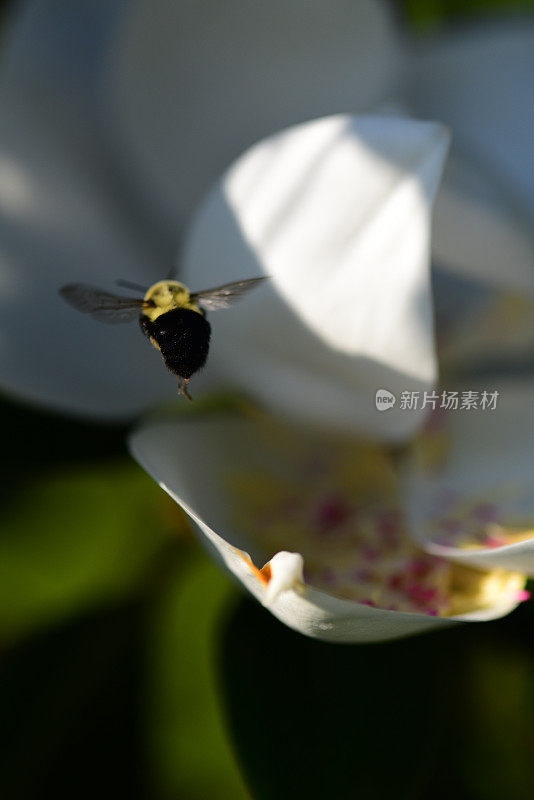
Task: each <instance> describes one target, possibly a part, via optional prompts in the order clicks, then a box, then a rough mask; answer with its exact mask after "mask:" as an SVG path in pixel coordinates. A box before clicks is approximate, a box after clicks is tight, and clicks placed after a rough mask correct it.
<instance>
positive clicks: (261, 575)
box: [235, 548, 271, 586]
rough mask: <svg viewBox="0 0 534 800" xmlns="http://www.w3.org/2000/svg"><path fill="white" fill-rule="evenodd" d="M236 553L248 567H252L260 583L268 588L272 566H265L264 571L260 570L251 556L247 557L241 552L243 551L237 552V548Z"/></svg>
mask: <svg viewBox="0 0 534 800" xmlns="http://www.w3.org/2000/svg"><path fill="white" fill-rule="evenodd" d="M235 552H236V553H237V554H238V555H239V556H241V558H242V559H243V561H244V562H245V563H246V564H247V566H249V567H250V569H251V570H252V572H253V573H254V575H255V576H256V578H257V579H258V580H259V581H260V583H263V585H264V586H267V584H268V583H269V581H270V580H271V565H270V564H268V563H267V564H265V566H264V567H262V569H258V567H257V566H256V565H255V563H254V562H253V560H252V559H251V558H250V556H246V555H245V554H244V553H242V552H241V550H237V548H236V549H235Z"/></svg>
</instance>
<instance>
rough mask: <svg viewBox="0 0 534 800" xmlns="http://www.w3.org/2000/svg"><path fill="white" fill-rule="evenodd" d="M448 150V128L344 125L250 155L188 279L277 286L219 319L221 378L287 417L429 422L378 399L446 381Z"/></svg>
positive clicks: (189, 259) (389, 121) (233, 175)
mask: <svg viewBox="0 0 534 800" xmlns="http://www.w3.org/2000/svg"><path fill="white" fill-rule="evenodd" d="M447 142H448V139H447V134H446V131H445V130H444V129H443V128H442V126H440V125H438V124H436V123H422V122H414V121H411V120H406V119H395V118H393V117H386V116H380V117H347V116H341V115H340V116H335V117H327V118H325V119H322V120H316V121H313V122H309V123H306V124H304V125H300V126H297V127H295V128H290V129H289V130H287V131H283V132H282V133H280V134H278V135H276V136H273V137H271V138H269V139H266V140H265V141H263V142H261V143H260V144H258V145H256V146H255V147H253V148H252V149H251V150H249V151H248V152H247V153H245V155H244V156H242V157H241V158H240V159H239V160H238V161H237V162H236V164H235V165H234V166H233V167H232V168H231V169H230V170H229V172H228V173H227V174H226V175H225V176H224V178H223V179H222V181H221V182H220V183H219V184H218V185H217V186H216V187H215V189H214V190H213V191H212V192H211V194H210V195H209V196H208V198H207V200H206V201H205V203H204V205H203V206H202V207H201V209H200V211H199V213H198V214H197V216H196V218H195V220H194V222H193V225H192V226H191V229H190V231H189V238H188V241H187V242H186V247H185V253H184V260H183V263H184V280H186V282H187V283H188V285H190V286H193V284H194V288H196V287H197V286H198V287H206V286H210V285H217V284H220V283H224V282H226V281H231V280H236V279H239V278H250V277H254V276H256V275H258V274H262V273H266V274H267V275H269V276H270V278H271V280H270V282H269V284H267V285H265V286H263V287H262V288H261V289H258V290H256V291H255V293H253V294H252V295H251V296H250V297H247V299H246V300H245V301H243V302H242V303H240V304H239V305H238V306H236V307H235V308H233V309H232V310H231V311H228V312H226V311H225V312H221V313H220V314H217V316H216V317H215V316H214V317H213V323H212V324H213V328H214V339H213V345H212V356H211V361H210V370H209V376H210V377H211V378H212V379H214V378H215V377H216V376H218V377H219V380H220V379H221V378H223V379H226V380H231V381H233V382H235V383H236V384H237V385H238V386H240V387H243V388H245V389H246V390H248V391H249V392H251V393H253V394H255V395H256V397H259V398H261V400H262V401H263V402H264V403H266V404H267V405H268V406H270V407H274V408H276V409H277V410H278V411H280V412H281V413H283V412H286V413H287V412H293V413H294V415H295V416H296V417H298V416H302V417H304V418H307V419H310V420H315V421H320V422H322V423H324V424H335V425H337V426H339V427H346V426H349V427H350V428H352V429H354V428H357V429H360V430H365V431H366V433H367V434H369V435H376V436H379V437H392V438H401V437H403V436H407V435H409V434H410V433H411V432H412V431H413V430H414V428H415V427H416V426H417V425H418V423H419V421H420V417H419V415H418V414H417V413H414V412H413V411H408V412H406V411H404V410H402V409H401V408H399V405H398V404H397V405H396V406H395V407H394V408H390V409H389V410H388V411H387V413H383V412H382V411H377V409H376V404H375V395H376V392H377V390H381V389H386V390H388V391H390V392H393V393H400V392H402V391H404V390H409V389H412V390H422V389H425V388H428V386H429V385H430V384H431V383H432V382H433V380H434V378H435V362H434V348H433V331H432V325H433V321H432V307H431V297H430V286H429V270H428V238H429V224H430V222H429V220H430V209H431V206H432V201H433V198H434V195H435V192H436V189H437V185H438V182H439V178H440V175H441V169H442V165H443V160H444V158H445V154H446V149H447Z"/></svg>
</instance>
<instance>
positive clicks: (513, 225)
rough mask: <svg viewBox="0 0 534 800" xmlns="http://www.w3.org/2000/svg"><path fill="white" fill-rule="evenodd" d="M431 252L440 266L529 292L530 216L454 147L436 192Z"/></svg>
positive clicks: (533, 277)
mask: <svg viewBox="0 0 534 800" xmlns="http://www.w3.org/2000/svg"><path fill="white" fill-rule="evenodd" d="M432 255H433V257H434V259H435V260H436V261H437V263H438V264H439V265H440V266H441V267H443V268H444V269H448V270H453V271H455V272H457V273H459V274H462V275H467V276H471V277H473V278H476V279H478V280H481V281H484V282H486V283H490V284H494V285H497V286H499V285H500V286H506V287H509V288H512V289H518V290H520V291H526V292H529V293H531V294H533V293H534V235H533V233H532V220H531V218H530V217H529V216H528V214H527V213H526V209H525V208H524V206H523V204H522V203H521V200H520V198H519V197H517V196H516V194H515V193H514V192H512V191H511V190H509V189H508V188H507V185H506V183H505V182H503V181H502V180H499V177H498V175H496V174H495V171H493V172H492V171H491V170H489V169H487V168H484V167H482V165H480V164H477V162H476V159H473V158H470V157H469V156H468V155H463V154H462V153H461V151H460V152H458V151H455V150H454V149H453V152H452V154H451V157H450V158H449V159H448V161H447V167H446V169H445V172H444V176H443V182H442V184H441V187H440V190H439V192H438V196H437V198H436V209H435V213H434V223H433V226H432Z"/></svg>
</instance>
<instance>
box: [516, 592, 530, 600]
mask: <svg viewBox="0 0 534 800" xmlns="http://www.w3.org/2000/svg"><path fill="white" fill-rule="evenodd" d="M516 599H517V600H519V602H520V603H524V602H525V600H530V592H529V591H528V589H522V590H521V591H520V592H518V593H517V595H516Z"/></svg>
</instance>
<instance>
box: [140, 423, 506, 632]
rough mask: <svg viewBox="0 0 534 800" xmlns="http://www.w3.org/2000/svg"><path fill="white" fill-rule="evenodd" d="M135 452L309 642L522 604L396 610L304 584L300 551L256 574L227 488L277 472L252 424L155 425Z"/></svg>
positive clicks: (411, 628)
mask: <svg viewBox="0 0 534 800" xmlns="http://www.w3.org/2000/svg"><path fill="white" fill-rule="evenodd" d="M269 441H272V439H271V438H270V439H269ZM130 449H131V452H132V454H133V456H134V457H135V458H136V459H137V461H138V462H139V463H140V464H141V465H142V466H143V467H144V469H146V470H147V472H149V474H150V475H152V477H153V478H154V479H155V480H156V481H157V482H158V483H159V484H160V486H161V487H162V488H163V489H164V490H165V491H166V492H168V494H169V495H170V496H171V497H173V498H174V499H175V500H176V502H177V503H179V504H180V505H181V506H182V508H183V509H184V510H185V511H186V513H187V514H188V515H189V516H190V518H191V519H192V520H193V522H195V524H196V525H197V527H198V529H199V530H200V532H201V533H202V534H203V543H204V544H205V545H206V547H207V549H208V551H209V552H210V553H211V555H212V556H214V557H215V558H216V559H217V561H218V562H220V563H221V564H222V565H223V566H224V567H226V569H228V570H229V571H230V572H231V573H232V574H233V575H235V576H236V577H237V578H238V579H239V580H240V581H241V583H242V584H243V585H244V586H245V587H246V588H247V589H248V590H249V591H250V592H251V593H252V594H253V595H254V596H255V597H256V598H257V599H258V600H259V601H260V602H263V603H264V604H265V605H266V606H267V607H268V609H269V610H270V611H271V612H272V613H273V614H274V615H275V616H276V617H278V619H280V620H281V621H282V622H284V623H285V624H286V625H288V626H289V627H291V628H293V629H294V630H297V631H299V632H301V633H304V634H306V635H308V636H313V637H316V638H319V639H324V640H327V641H332V642H365V641H379V640H383V639H394V638H398V637H401V636H407V635H410V634H413V633H416V632H420V631H424V630H428V629H430V628H434V627H442V628H443V627H445V626H448V625H451V624H453V623H454V622H458V621H468V620H472V621H475V620H479V621H481V620H485V619H493V618H495V617H498V616H502V615H504V614H506V613H508V612H509V611H510V610H512V608H513V607H515V606H516V605H517V600H515V599H513V598H512V599H510V600H508V601H503V602H501V603H500V604H499V605H496V606H494V607H492V608H486V609H484V610H478V611H472V612H471V613H467V614H462V615H458V616H455V617H450V618H443V617H436V616H428V615H426V614H420V613H417V614H416V613H405V612H401V611H390V610H384V609H379V608H373V607H370V606H368V605H365V604H364V603H358V602H351V601H349V600H344V599H341V598H340V597H336V596H333V595H331V594H328V593H326V592H324V591H321V590H319V589H316V588H314V587H313V586H310V585H303V584H302V583H301V575H300V569H301V568H302V560H301V557H300V556H298V554H295V553H287V552H286V553H284V552H280V553H277V554H276V555H275V556H274V557H273V558H272V559H271V560H270V561H269V562H268V564H266V566H265V567H264V569H263V570H261V571H260V570H259V569H257V568H256V567H255V566H254V562H256V563H262V560H264V558H265V555H264V551H263V549H262V545H261V542H260V540H259V539H258V538H256V537H255V532H254V531H250V534H249V536H247V537H246V538H244V537H243V535H242V534H239V532H238V528H237V526H236V524H235V522H233V521H232V509H231V507H232V500H231V497H230V495H229V490H228V480H229V477H231V474H232V471H233V470H235V469H238V470H245V471H246V472H247V474H250V473H251V472H252V473H253V471H254V470H255V469H260V468H261V467H262V466H263V468H265V465H266V464H269V465H270V469H271V470H272V469H273V466H274V467H275V468H276V465H273V464H272V463H271V459H272V453H271V454H270V453H269V452H268V449H267V448H266V447H265V441H264V440H263V439H262V437H261V435H260V436H259V437H258V431H257V429H255V427H254V426H253V425H251V423H250V420H244V419H243V418H242V417H241V418H240V417H232V416H226V417H225V416H223V417H211V418H204V419H198V418H197V419H196V420H195V419H190V420H188V421H181V422H180V421H178V420H166V421H164V420H162V421H159V422H157V421H156V422H152V423H148V424H147V425H145V426H144V427H143V428H141V429H140V430H138V431H137V432H135V433H134V434H133V436H132V437H131V438H130ZM283 473H284V466H280V465H279V466H278V475H279V477H280V475H283ZM287 535H288V536H289V537H290V536H291V533H290V532H289V533H288V534H287ZM244 548H246V550H245V549H244ZM248 550H250V552H251V553H252V559H253V560H252V559H251V558H250V556H249V555H248V552H247V551H248ZM273 575H274V577H275V579H276V587H275V591H273V592H272V593H271V592H269V580H270V579H272V578H273ZM273 595H274V596H273Z"/></svg>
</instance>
